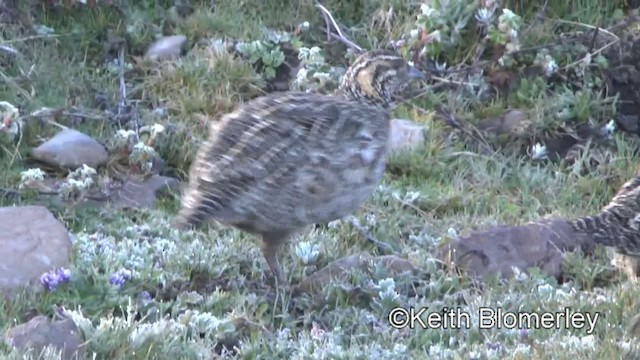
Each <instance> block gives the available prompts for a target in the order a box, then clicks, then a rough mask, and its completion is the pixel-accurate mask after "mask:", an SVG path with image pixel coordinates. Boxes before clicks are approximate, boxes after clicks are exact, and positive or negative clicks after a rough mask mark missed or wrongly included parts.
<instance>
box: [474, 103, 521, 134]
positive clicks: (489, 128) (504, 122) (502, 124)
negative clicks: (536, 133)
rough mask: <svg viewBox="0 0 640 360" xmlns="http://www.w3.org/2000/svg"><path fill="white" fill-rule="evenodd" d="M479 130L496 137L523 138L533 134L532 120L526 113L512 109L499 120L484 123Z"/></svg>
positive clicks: (479, 125) (493, 119) (479, 126)
mask: <svg viewBox="0 0 640 360" xmlns="http://www.w3.org/2000/svg"><path fill="white" fill-rule="evenodd" d="M478 129H480V130H483V131H486V132H488V133H491V134H493V135H495V136H502V135H505V136H508V137H509V138H513V137H522V136H525V135H527V134H530V133H531V120H529V115H528V114H527V113H526V112H524V111H521V110H518V109H512V110H509V111H507V112H506V113H505V114H504V115H502V116H501V117H499V118H492V119H487V120H484V121H482V122H481V123H480V124H478Z"/></svg>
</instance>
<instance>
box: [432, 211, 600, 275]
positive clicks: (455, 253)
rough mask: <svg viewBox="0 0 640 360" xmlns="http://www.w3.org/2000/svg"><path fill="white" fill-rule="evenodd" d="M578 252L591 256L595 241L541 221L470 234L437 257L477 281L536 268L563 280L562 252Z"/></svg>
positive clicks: (562, 223) (553, 221) (559, 222)
mask: <svg viewBox="0 0 640 360" xmlns="http://www.w3.org/2000/svg"><path fill="white" fill-rule="evenodd" d="M578 248H581V249H582V250H583V251H585V252H586V253H590V252H592V251H593V249H594V248H595V243H594V241H593V240H592V239H591V238H590V237H589V236H588V235H586V234H580V233H577V232H576V231H575V230H574V229H573V228H572V227H571V225H570V224H569V223H568V222H567V220H565V219H561V218H542V219H539V220H537V221H532V222H529V223H526V224H523V225H518V226H497V227H494V228H490V229H486V230H482V231H476V232H472V233H471V234H469V235H467V236H462V237H460V238H458V239H455V240H453V241H451V242H449V243H447V244H443V245H442V246H441V247H440V248H439V249H438V252H437V254H436V257H437V258H439V259H440V260H441V261H442V263H443V264H446V265H447V267H451V268H454V267H455V268H457V269H458V270H460V271H462V272H464V273H466V274H468V275H469V276H470V277H472V278H474V279H475V280H478V281H484V280H486V279H488V278H492V277H494V276H496V275H498V277H499V278H501V279H509V278H512V277H513V276H514V270H513V268H514V267H515V268H518V269H519V270H520V271H522V272H527V271H528V270H529V269H530V268H532V267H538V268H540V270H541V271H542V272H544V273H546V274H547V275H549V276H553V277H555V278H556V279H562V277H563V276H564V275H565V273H564V271H563V270H564V269H563V268H562V265H563V260H564V252H566V251H573V250H576V249H578Z"/></svg>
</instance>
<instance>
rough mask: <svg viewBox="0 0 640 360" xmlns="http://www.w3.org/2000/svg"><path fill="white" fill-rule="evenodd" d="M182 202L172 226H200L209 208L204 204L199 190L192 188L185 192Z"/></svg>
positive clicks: (185, 228) (182, 227)
mask: <svg viewBox="0 0 640 360" xmlns="http://www.w3.org/2000/svg"><path fill="white" fill-rule="evenodd" d="M181 203H182V204H181V207H180V210H179V211H178V214H176V216H175V217H174V218H173V220H172V221H171V226H172V227H174V228H176V229H180V230H188V229H191V228H198V227H200V226H201V225H202V224H203V223H204V222H205V221H206V219H207V217H208V210H209V208H208V207H207V206H205V205H204V203H203V200H202V197H201V196H199V194H198V193H197V191H195V190H194V189H190V190H187V191H186V192H184V193H183V195H182V201H181Z"/></svg>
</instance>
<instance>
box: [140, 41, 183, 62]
mask: <svg viewBox="0 0 640 360" xmlns="http://www.w3.org/2000/svg"><path fill="white" fill-rule="evenodd" d="M186 43H187V37H186V36H184V35H173V36H165V37H163V38H160V39H158V40H156V41H154V42H153V43H152V44H151V45H150V46H149V49H148V50H147V53H146V54H145V55H144V57H145V59H148V60H153V61H155V60H168V59H173V58H176V57H178V56H180V54H181V53H182V48H183V46H184V45H185V44H186Z"/></svg>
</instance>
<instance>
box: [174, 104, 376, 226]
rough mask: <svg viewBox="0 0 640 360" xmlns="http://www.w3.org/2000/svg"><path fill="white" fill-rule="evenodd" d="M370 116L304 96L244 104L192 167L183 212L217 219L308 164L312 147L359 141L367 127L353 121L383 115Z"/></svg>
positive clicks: (348, 106) (222, 125)
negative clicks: (255, 190) (263, 184)
mask: <svg viewBox="0 0 640 360" xmlns="http://www.w3.org/2000/svg"><path fill="white" fill-rule="evenodd" d="M366 111H367V108H365V107H359V106H358V105H357V104H353V103H350V102H348V101H346V100H343V99H340V98H335V97H329V96H323V95H318V94H310V93H303V92H296V93H291V92H289V93H274V94H270V95H267V96H264V97H261V98H257V99H254V100H252V101H250V102H248V103H245V104H244V105H243V106H240V107H239V108H238V109H237V110H236V111H234V112H232V113H230V114H227V115H225V116H224V117H222V119H220V121H219V123H217V124H214V125H213V126H212V127H211V128H210V134H209V139H208V140H207V142H206V143H205V144H204V145H203V146H202V148H201V149H200V150H199V152H198V155H197V157H196V159H195V161H194V164H193V165H192V170H191V174H190V184H189V187H188V189H189V190H187V192H186V193H185V195H184V197H183V212H185V211H188V212H189V214H190V215H189V216H191V217H192V218H194V219H195V217H202V216H204V215H205V214H213V213H215V212H216V211H217V210H219V209H223V208H226V207H227V206H228V205H229V204H230V203H232V202H233V201H235V200H236V199H238V198H239V197H240V196H241V195H242V194H243V193H245V192H247V191H248V189H251V187H253V186H255V185H256V184H257V183H258V182H259V181H268V182H270V183H271V184H274V185H276V184H279V181H278V180H279V179H281V178H284V177H286V176H288V175H291V173H293V172H295V171H296V170H297V169H299V168H300V167H301V166H303V165H304V164H305V163H306V162H308V160H309V152H310V151H313V147H318V146H323V143H324V144H325V145H324V146H335V147H339V146H340V144H342V143H344V142H347V141H348V140H349V139H355V138H357V133H358V132H359V131H360V130H359V129H360V128H361V127H362V125H363V123H362V122H359V121H355V119H359V118H361V117H365V119H363V121H365V120H366V121H375V119H373V118H372V116H380V115H376V112H375V111H370V114H369V116H367V115H368V113H367V112H366ZM358 113H359V114H358ZM332 150H337V149H332ZM183 217H184V216H183ZM187 217H188V216H187Z"/></svg>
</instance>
